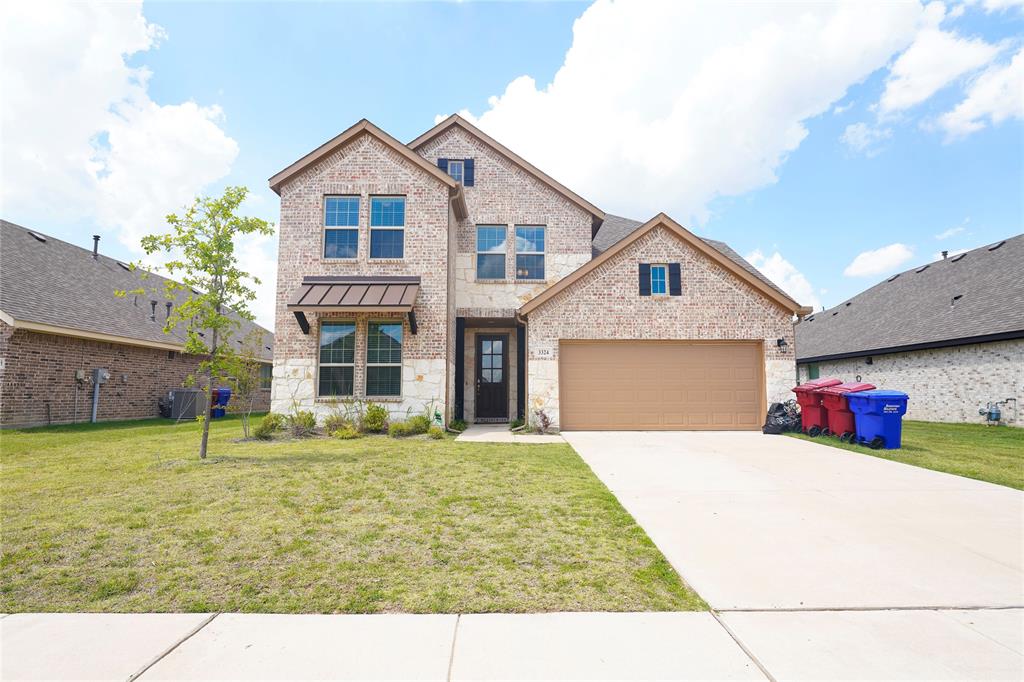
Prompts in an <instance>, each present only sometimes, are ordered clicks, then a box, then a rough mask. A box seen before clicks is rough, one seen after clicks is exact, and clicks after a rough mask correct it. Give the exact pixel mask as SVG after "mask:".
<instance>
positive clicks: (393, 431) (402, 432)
mask: <svg viewBox="0 0 1024 682" xmlns="http://www.w3.org/2000/svg"><path fill="white" fill-rule="evenodd" d="M388 435H389V436H391V437H392V438H405V437H406V436H414V435H416V432H415V431H414V430H413V427H412V424H410V423H409V422H408V421H404V422H391V424H390V425H389V426H388Z"/></svg>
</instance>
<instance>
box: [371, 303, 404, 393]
mask: <svg viewBox="0 0 1024 682" xmlns="http://www.w3.org/2000/svg"><path fill="white" fill-rule="evenodd" d="M401 395H402V323H401V322H400V321H394V320H392V321H387V322H370V323H369V324H368V325H367V326H366V396H367V397H368V398H394V397H400V396H401Z"/></svg>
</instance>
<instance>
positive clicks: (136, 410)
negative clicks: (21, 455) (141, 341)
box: [0, 322, 270, 427]
mask: <svg viewBox="0 0 1024 682" xmlns="http://www.w3.org/2000/svg"><path fill="white" fill-rule="evenodd" d="M172 354H173V355H172ZM0 358H2V362H3V364H2V365H0V401H2V402H0V425H2V426H4V427H15V426H17V427H25V426H40V425H44V424H69V423H74V422H87V421H89V419H90V416H91V412H92V391H93V387H92V383H91V381H90V380H89V378H90V377H91V376H92V370H93V369H97V368H102V369H106V370H108V371H109V372H110V379H109V380H108V381H107V383H105V384H103V385H102V386H101V387H100V400H99V409H98V411H97V412H98V414H97V418H98V419H99V420H100V421H108V420H117V419H145V418H149V417H158V416H159V415H160V413H159V409H158V407H157V400H158V399H159V398H160V397H161V396H163V395H164V394H166V392H167V391H168V390H169V389H172V388H176V387H179V386H181V385H182V383H183V382H184V381H185V378H186V377H187V376H188V375H189V374H190V373H194V372H196V371H197V370H198V363H199V360H198V358H196V357H195V356H188V355H183V354H181V353H177V352H169V351H167V350H162V349H158V348H148V347H143V346H128V345H124V344H118V343H108V342H105V341H94V340H90V339H82V338H77V337H72V336H58V335H54V334H42V333H38V332H33V331H27V330H24V329H14V328H12V327H11V326H9V325H7V324H5V323H3V322H0ZM78 370H83V371H84V374H85V376H86V377H87V380H86V381H85V382H84V383H79V382H78V381H76V379H75V373H76V372H77V371H78ZM257 396H258V400H257V404H256V406H255V409H256V411H265V410H267V409H269V406H270V392H269V391H258V393H257ZM76 401H77V409H76Z"/></svg>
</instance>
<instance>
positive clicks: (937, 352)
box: [800, 339, 1024, 427]
mask: <svg viewBox="0 0 1024 682" xmlns="http://www.w3.org/2000/svg"><path fill="white" fill-rule="evenodd" d="M818 371H819V376H821V377H836V378H838V379H843V380H844V381H866V382H868V383H871V384H874V385H875V386H878V387H879V388H886V389H892V390H896V391H904V392H905V393H907V394H908V395H909V396H910V401H909V402H908V404H907V415H906V418H907V419H919V420H923V421H935V422H953V423H969V424H971V423H973V424H982V423H984V418H983V417H982V416H981V415H979V414H978V410H979V409H981V408H984V407H985V405H986V404H987V403H989V402H996V401H1000V400H1005V399H1006V398H1016V407H1014V405H1013V404H1012V403H1011V404H1010V405H1008V406H1003V407H1002V411H1003V420H1004V422H1005V423H1007V424H1009V425H1011V426H1020V427H1024V412H1022V411H1024V340H1020V339H1018V340H1013V341H996V342H993V343H977V344H971V345H966V346H955V347H952V348H933V349H929V350H918V351H911V352H907V353H890V354H886V355H874V356H872V357H871V364H870V365H869V364H867V358H849V359H846V360H832V361H826V362H821V363H818ZM808 372H809V366H808V365H806V364H801V365H800V380H801V381H807V379H808Z"/></svg>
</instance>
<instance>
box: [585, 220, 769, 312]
mask: <svg viewBox="0 0 1024 682" xmlns="http://www.w3.org/2000/svg"><path fill="white" fill-rule="evenodd" d="M641 225H643V223H642V222H640V221H639V220H632V219H631V218H623V217H622V216H618V215H612V214H611V213H609V214H608V215H606V216H605V218H604V222H603V223H602V224H601V229H600V230H598V232H597V235H596V236H595V237H594V240H593V241H592V242H591V247H592V249H593V252H594V256H595V257H596V256H599V255H600V254H602V253H604V252H605V251H607V250H608V249H609V248H611V247H612V246H614V245H615V244H617V243H618V242H620V241H622V240H623V239H625V238H626V237H628V236H629V235H630V234H632V233H633V232H634V231H635V230H636V229H637V228H638V227H640V226H641ZM698 239H700V240H701V241H703V242H704V243H705V244H708V245H709V246H711V247H712V248H714V249H716V250H717V251H718V252H719V253H721V254H722V255H723V256H725V257H726V258H728V259H729V260H731V261H732V262H734V263H736V264H737V265H739V266H740V267H741V268H743V269H744V270H746V271H747V272H749V273H750V274H751V275H753V276H754V277H756V278H758V279H759V280H761V281H762V282H764V283H765V284H767V285H768V286H770V287H771V288H772V289H775V291H777V292H779V293H780V294H782V295H783V296H788V294H786V292H785V291H783V290H782V289H780V288H779V287H778V286H777V285H776V284H775V282H773V281H771V280H770V279H768V278H767V277H765V276H764V274H763V273H762V272H761V271H760V270H758V269H757V268H755V267H754V266H753V265H751V264H750V263H749V262H748V261H747V260H746V259H745V258H743V256H741V255H740V254H738V253H736V252H735V251H733V250H732V248H731V247H730V246H729V245H728V244H726V243H725V242H720V241H718V240H716V239H707V238H705V237H698Z"/></svg>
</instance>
